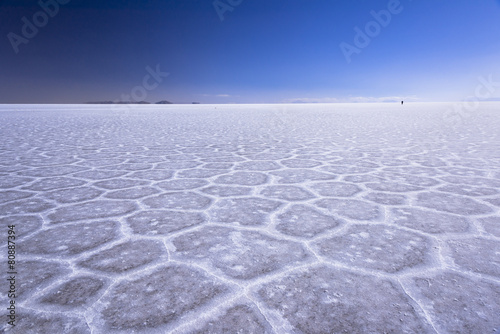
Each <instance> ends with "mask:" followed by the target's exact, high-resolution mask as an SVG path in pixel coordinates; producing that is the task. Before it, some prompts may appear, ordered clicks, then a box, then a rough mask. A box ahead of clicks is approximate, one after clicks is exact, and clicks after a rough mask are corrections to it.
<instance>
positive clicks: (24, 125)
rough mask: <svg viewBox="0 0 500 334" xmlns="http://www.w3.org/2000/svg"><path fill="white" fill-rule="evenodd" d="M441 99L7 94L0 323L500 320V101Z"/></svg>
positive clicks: (262, 325)
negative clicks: (232, 101) (102, 98)
mask: <svg viewBox="0 0 500 334" xmlns="http://www.w3.org/2000/svg"><path fill="white" fill-rule="evenodd" d="M450 108H453V105H450V104H438V103H435V104H413V105H412V104H408V105H405V106H401V105H399V104H359V105H357V104H351V105H344V104H332V105H320V104H318V105H225V106H224V105H217V106H215V105H207V106H191V105H172V106H162V107H158V106H137V107H136V106H134V107H132V108H129V107H127V106H83V105H52V106H50V105H49V106H43V105H30V106H16V105H9V106H5V105H4V106H0V223H1V228H2V231H3V233H4V238H3V240H4V241H3V243H4V246H2V252H1V259H2V262H3V263H4V264H3V265H2V268H4V275H6V271H7V270H6V269H5V268H6V261H7V254H6V253H7V251H6V249H7V248H6V240H7V238H6V236H7V225H15V226H16V227H15V229H16V233H17V240H16V242H17V243H16V247H17V248H16V249H17V264H16V265H17V271H18V275H17V280H16V284H17V286H16V289H17V299H16V305H17V308H16V312H17V313H16V327H13V328H12V327H11V326H10V325H8V324H7V316H6V307H7V305H8V298H7V294H6V290H7V283H8V282H7V280H5V279H3V280H2V282H4V283H2V285H3V288H2V289H1V290H2V291H3V292H2V294H1V296H0V305H3V306H2V307H1V309H2V311H1V313H2V314H3V316H2V317H1V319H2V322H1V323H0V330H3V331H7V332H9V333H23V334H26V333H95V334H97V333H217V334H218V333H252V334H254V333H494V332H498V331H500V316H499V314H500V131H499V129H500V103H481V104H480V105H479V107H478V108H477V109H476V110H475V111H473V112H470V113H469V114H463V115H462V116H460V117H457V115H454V116H453V117H450V114H449V113H448V110H450ZM452 110H453V109H452ZM2 277H5V276H2Z"/></svg>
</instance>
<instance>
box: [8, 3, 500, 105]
mask: <svg viewBox="0 0 500 334" xmlns="http://www.w3.org/2000/svg"><path fill="white" fill-rule="evenodd" d="M42 1H48V0H42ZM54 1H55V0H54ZM61 1H62V0H61ZM65 1H67V0H65ZM220 1H221V2H223V3H228V2H230V0H220ZM232 1H233V3H237V2H238V1H237V0H232ZM391 1H395V0H337V1H335V0H243V1H241V4H239V5H237V6H235V7H234V8H233V10H232V11H227V12H225V13H224V20H223V21H222V20H221V19H220V17H219V16H218V14H217V12H216V10H215V8H214V6H213V0H197V1H194V0H193V1H191V0H182V1H180V0H179V1H171V0H143V1H139V0H137V1H133V0H70V1H69V3H68V4H65V5H61V6H60V7H61V8H60V10H59V13H58V14H57V15H55V16H54V17H51V18H49V20H48V22H47V24H46V25H45V26H43V27H40V28H39V32H38V34H37V35H36V36H34V37H33V38H29V39H27V40H28V43H27V44H20V45H19V46H18V50H19V52H18V53H16V52H15V51H14V48H13V47H12V43H11V42H10V41H9V37H8V34H9V33H14V34H17V35H19V36H22V31H21V30H22V27H23V22H22V18H23V17H26V18H27V19H28V20H29V21H30V22H33V15H35V14H36V13H37V12H39V11H40V10H41V7H40V6H39V5H38V1H30V0H3V1H2V0H0V103H81V102H86V101H103V100H123V99H124V98H123V95H124V94H125V95H130V94H131V92H132V91H133V90H134V89H136V91H140V88H137V87H141V86H142V85H143V78H144V76H146V75H147V74H148V72H147V70H146V67H148V66H149V67H151V68H155V67H156V66H157V65H158V64H159V67H160V69H161V71H163V72H169V73H170V75H169V76H168V77H165V78H164V79H163V80H162V82H161V83H160V84H159V85H158V87H156V88H155V89H151V90H147V91H146V93H147V96H146V98H145V99H146V100H147V101H150V102H156V101H159V100H170V101H173V102H187V103H190V102H193V101H197V102H201V103H280V102H299V101H302V102H335V101H339V102H348V101H353V102H356V101H386V100H398V99H400V98H404V99H406V100H407V101H411V100H415V101H458V100H462V99H464V98H466V97H467V96H471V95H473V94H474V91H475V88H476V87H477V85H478V84H479V82H478V77H480V76H483V77H485V78H486V77H488V76H490V75H492V77H493V79H494V81H496V82H500V1H499V0H477V1H472V0H454V1H450V0H413V1H412V0H400V7H401V12H400V13H398V14H394V15H392V19H391V22H390V23H389V24H388V25H387V26H386V27H381V29H380V33H378V34H377V35H376V36H375V37H373V38H372V40H371V42H370V44H369V45H368V46H367V47H364V48H360V50H359V51H360V53H359V54H353V55H352V59H351V60H352V61H351V62H350V63H348V62H347V61H346V58H345V56H344V54H343V53H342V51H341V49H340V47H339V45H340V44H341V43H343V42H345V43H349V44H351V45H354V37H355V35H356V32H355V30H354V28H355V27H359V28H361V29H365V26H366V24H367V23H369V22H370V21H373V20H374V19H373V17H372V16H371V14H370V12H371V11H376V12H378V11H380V10H384V9H387V7H388V4H389V3H390V2H391ZM11 36H12V35H11ZM491 97H492V98H495V97H500V88H497V91H496V92H494V93H493V94H492V96H491Z"/></svg>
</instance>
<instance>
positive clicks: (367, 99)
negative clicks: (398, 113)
mask: <svg viewBox="0 0 500 334" xmlns="http://www.w3.org/2000/svg"><path fill="white" fill-rule="evenodd" d="M399 101H408V102H414V101H418V98H417V97H416V96H414V95H413V96H383V97H371V96H349V97H347V98H341V99H339V98H336V97H321V98H311V97H303V98H293V99H285V100H283V103H377V102H378V103H383V102H399Z"/></svg>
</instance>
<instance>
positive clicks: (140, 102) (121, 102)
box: [86, 100, 195, 104]
mask: <svg viewBox="0 0 500 334" xmlns="http://www.w3.org/2000/svg"><path fill="white" fill-rule="evenodd" d="M193 103H195V102H193ZM86 104H153V103H151V102H146V101H139V102H124V101H99V102H86ZM154 104H174V103H173V102H170V101H167V100H163V101H160V102H156V103H154Z"/></svg>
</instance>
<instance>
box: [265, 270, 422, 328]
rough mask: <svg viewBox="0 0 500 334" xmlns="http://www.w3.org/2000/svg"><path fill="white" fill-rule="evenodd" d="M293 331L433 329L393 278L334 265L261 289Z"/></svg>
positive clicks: (268, 304)
mask: <svg viewBox="0 0 500 334" xmlns="http://www.w3.org/2000/svg"><path fill="white" fill-rule="evenodd" d="M255 294H256V296H257V297H258V298H259V299H260V300H261V301H262V303H264V305H266V307H268V308H272V309H275V310H276V311H277V312H278V314H279V315H280V316H281V317H283V318H284V319H283V321H286V322H287V323H288V327H289V331H288V332H289V333H291V332H299V333H384V332H385V333H390V332H392V333H426V332H431V329H432V328H431V327H430V326H429V324H428V323H426V322H425V320H424V319H422V317H421V314H419V313H420V312H419V311H418V307H417V306H416V305H415V304H414V303H413V301H412V300H411V298H409V297H408V296H407V295H406V294H405V292H404V290H403V289H401V287H399V286H398V285H397V284H396V283H394V282H391V281H390V280H387V279H383V278H377V277H371V276H366V275H362V274H357V273H354V272H350V271H347V270H341V269H332V268H329V267H311V268H308V269H306V270H299V271H296V272H291V273H288V274H286V275H284V276H282V277H280V278H278V279H276V280H273V281H271V282H269V283H266V284H264V285H263V286H262V287H259V288H258V289H256V293H255Z"/></svg>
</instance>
